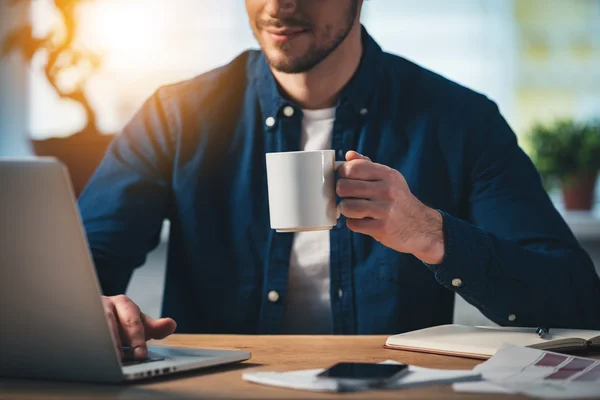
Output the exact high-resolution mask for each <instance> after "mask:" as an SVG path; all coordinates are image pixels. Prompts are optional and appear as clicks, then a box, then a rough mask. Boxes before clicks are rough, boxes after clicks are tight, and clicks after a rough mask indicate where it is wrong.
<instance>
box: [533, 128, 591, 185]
mask: <svg viewBox="0 0 600 400" xmlns="http://www.w3.org/2000/svg"><path fill="white" fill-rule="evenodd" d="M527 138H528V140H529V144H530V148H531V157H532V160H533V162H534V163H535V165H536V167H537V168H538V170H539V171H540V174H541V175H542V178H543V179H544V184H545V185H546V187H551V186H554V185H556V184H557V183H559V182H564V180H565V179H566V178H567V177H568V176H572V175H579V174H595V173H597V172H598V171H600V121H596V122H593V123H581V122H576V121H574V120H572V119H562V120H558V121H556V122H554V123H552V124H548V125H541V124H537V125H535V126H534V127H533V128H532V130H531V131H530V133H529V134H528V135H527Z"/></svg>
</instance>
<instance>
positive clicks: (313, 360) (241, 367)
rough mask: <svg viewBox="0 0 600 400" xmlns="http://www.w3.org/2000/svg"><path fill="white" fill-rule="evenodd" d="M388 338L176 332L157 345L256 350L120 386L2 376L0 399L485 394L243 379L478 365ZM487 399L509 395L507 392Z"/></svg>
mask: <svg viewBox="0 0 600 400" xmlns="http://www.w3.org/2000/svg"><path fill="white" fill-rule="evenodd" d="M384 342H385V337H384V336H236V335H173V336H171V337H170V338H168V339H167V340H164V341H161V342H156V344H168V345H172V346H181V347H206V348H215V349H239V350H247V351H250V352H252V358H251V359H250V360H248V361H246V362H244V363H242V364H237V365H232V366H228V367H219V368H213V369H208V370H201V371H196V372H189V373H183V374H180V375H172V376H170V377H164V378H160V379H157V380H149V381H146V382H141V383H135V384H125V385H118V386H103V385H90V384H73V383H58V382H45V381H39V382H37V381H29V380H0V399H75V398H88V399H90V398H91V399H113V398H118V399H127V398H135V399H141V398H149V399H205V398H210V399H215V398H255V399H256V398H259V399H266V398H324V399H333V398H347V399H352V398H370V399H373V398H396V399H398V398H402V399H440V398H465V397H466V398H473V399H474V398H482V396H481V395H465V394H461V393H454V392H453V390H452V387H451V386H449V385H445V386H429V387H421V388H413V389H404V390H393V391H378V392H366V393H354V394H343V395H341V394H332V393H312V392H306V391H296V390H289V389H280V388H273V387H268V386H263V385H257V384H252V383H248V382H245V381H243V380H242V379H241V376H242V373H243V372H245V371H249V370H251V369H261V370H277V371H286V370H298V369H308V368H324V367H327V366H329V365H332V364H335V363H336V362H339V361H363V362H380V361H384V360H387V359H392V360H396V361H400V362H404V363H407V364H413V365H418V366H423V367H430V368H446V369H471V368H473V367H474V366H475V365H476V364H477V363H478V361H476V360H470V359H464V358H456V357H444V356H437V355H430V354H419V353H411V352H404V351H397V350H386V349H384V348H383V347H382V345H383V343H384ZM485 398H489V399H493V398H498V399H506V398H508V396H504V395H496V396H485ZM523 398H524V397H523Z"/></svg>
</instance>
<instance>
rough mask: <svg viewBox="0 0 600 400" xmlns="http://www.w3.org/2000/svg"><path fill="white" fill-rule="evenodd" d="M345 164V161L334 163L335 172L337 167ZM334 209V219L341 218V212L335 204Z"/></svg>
mask: <svg viewBox="0 0 600 400" xmlns="http://www.w3.org/2000/svg"><path fill="white" fill-rule="evenodd" d="M345 163H346V161H336V162H335V170H336V171H337V170H338V168H339V167H341V166H342V165H344V164H345ZM335 209H336V211H337V218H336V219H340V217H341V216H342V212H341V210H340V205H339V204H336V205H335Z"/></svg>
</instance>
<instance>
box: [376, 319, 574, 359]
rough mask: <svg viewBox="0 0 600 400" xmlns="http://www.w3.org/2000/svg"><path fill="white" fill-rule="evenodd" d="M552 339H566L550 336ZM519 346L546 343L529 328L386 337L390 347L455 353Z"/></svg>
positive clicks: (455, 328)
mask: <svg viewBox="0 0 600 400" xmlns="http://www.w3.org/2000/svg"><path fill="white" fill-rule="evenodd" d="M554 338H555V339H566V338H564V337H558V335H557V334H555V335H554ZM504 342H508V343H513V344H516V345H520V346H531V345H536V344H539V343H545V344H548V343H549V340H548V339H541V338H540V337H539V336H538V335H537V334H536V333H535V329H532V328H502V327H472V326H464V325H442V326H436V327H432V328H426V329H421V330H418V331H413V332H408V333H405V334H400V335H395V336H391V337H390V338H388V341H387V344H389V345H391V346H405V347H415V348H424V349H431V350H442V351H450V352H458V353H471V354H486V355H492V354H494V353H495V352H496V350H497V349H498V348H500V346H501V345H502V343H504Z"/></svg>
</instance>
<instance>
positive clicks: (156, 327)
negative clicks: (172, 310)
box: [141, 313, 177, 340]
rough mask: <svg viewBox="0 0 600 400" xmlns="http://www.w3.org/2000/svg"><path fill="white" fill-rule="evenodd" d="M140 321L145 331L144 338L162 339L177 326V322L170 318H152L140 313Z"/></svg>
mask: <svg viewBox="0 0 600 400" xmlns="http://www.w3.org/2000/svg"><path fill="white" fill-rule="evenodd" d="M141 317H142V323H143V324H144V331H145V333H146V340H150V339H164V338H166V337H167V336H169V335H170V334H172V333H173V332H175V329H176V328H177V323H176V322H175V321H174V320H173V319H171V318H160V319H154V318H152V317H149V316H148V315H146V314H144V313H142V315H141Z"/></svg>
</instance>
